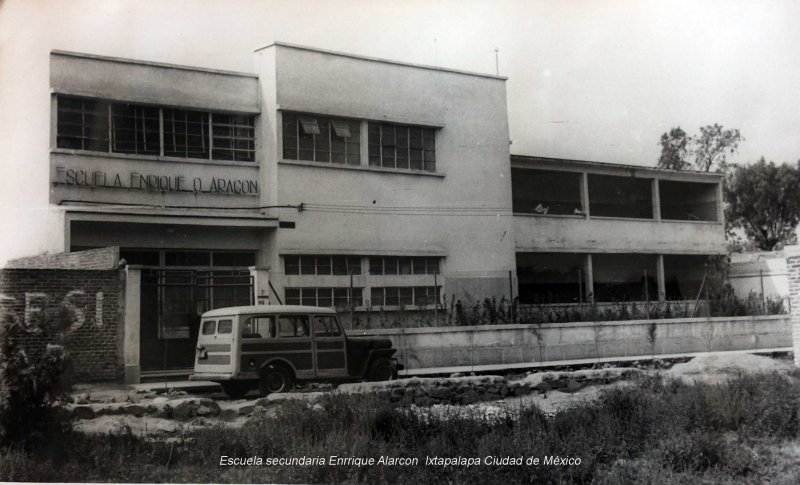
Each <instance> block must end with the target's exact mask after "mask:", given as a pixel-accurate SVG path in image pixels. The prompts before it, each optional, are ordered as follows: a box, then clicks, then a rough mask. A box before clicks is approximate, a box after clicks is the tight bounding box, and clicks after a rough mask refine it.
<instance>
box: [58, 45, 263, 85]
mask: <svg viewBox="0 0 800 485" xmlns="http://www.w3.org/2000/svg"><path fill="white" fill-rule="evenodd" d="M50 54H51V55H56V56H65V57H78V58H81V59H94V60H98V61H106V62H116V63H119V64H134V65H138V66H151V67H162V68H167V69H180V70H182V71H195V72H203V73H209V74H222V75H225V76H239V77H249V78H255V79H258V75H257V74H253V73H250V72H239V71H226V70H223V69H210V68H205V67H197V66H187V65H183V64H169V63H166V62H153V61H143V60H139V59H129V58H126V57H112V56H101V55H99V54H87V53H85V52H72V51H62V50H58V49H53V50H51V51H50Z"/></svg>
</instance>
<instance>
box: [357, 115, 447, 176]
mask: <svg viewBox="0 0 800 485" xmlns="http://www.w3.org/2000/svg"><path fill="white" fill-rule="evenodd" d="M368 133H369V148H368V149H369V164H370V165H372V166H377V167H389V168H405V169H411V170H425V171H428V172H435V171H436V130H435V129H433V128H423V127H420V126H408V125H398V124H391V123H374V122H370V123H369V128H368Z"/></svg>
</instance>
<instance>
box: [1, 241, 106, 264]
mask: <svg viewBox="0 0 800 485" xmlns="http://www.w3.org/2000/svg"><path fill="white" fill-rule="evenodd" d="M118 262H119V248H118V247H114V246H112V247H107V248H100V249H88V250H86V251H77V252H74V253H59V254H44V255H41V256H29V257H27V258H19V259H12V260H11V261H9V262H8V263H7V264H6V268H37V269H116V268H117V265H118Z"/></svg>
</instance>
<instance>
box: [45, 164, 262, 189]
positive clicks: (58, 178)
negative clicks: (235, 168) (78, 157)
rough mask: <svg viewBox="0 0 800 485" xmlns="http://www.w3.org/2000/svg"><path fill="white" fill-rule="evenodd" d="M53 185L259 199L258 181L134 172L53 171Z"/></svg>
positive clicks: (60, 168)
mask: <svg viewBox="0 0 800 485" xmlns="http://www.w3.org/2000/svg"><path fill="white" fill-rule="evenodd" d="M53 183H54V184H56V185H66V186H73V187H79V188H81V187H82V188H104V189H122V190H135V191H145V192H188V193H196V194H197V193H202V194H230V195H258V181H257V180H254V179H238V178H226V177H208V176H206V177H195V176H187V175H157V174H148V173H141V172H137V171H130V172H115V171H103V170H83V169H74V168H67V167H63V166H56V167H55V177H54V179H53Z"/></svg>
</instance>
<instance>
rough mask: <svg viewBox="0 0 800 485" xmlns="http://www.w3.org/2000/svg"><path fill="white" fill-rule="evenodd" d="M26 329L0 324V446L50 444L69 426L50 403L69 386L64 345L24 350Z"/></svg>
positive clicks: (64, 417) (65, 391)
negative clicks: (30, 350)
mask: <svg viewBox="0 0 800 485" xmlns="http://www.w3.org/2000/svg"><path fill="white" fill-rule="evenodd" d="M27 332H28V331H27V330H26V329H24V328H22V326H21V325H20V324H19V323H10V324H6V325H3V326H2V327H0V446H8V445H11V444H20V445H22V446H29V445H33V444H41V443H50V444H54V443H55V442H56V441H57V439H58V438H59V437H60V436H62V435H64V434H65V433H66V432H67V431H68V430H69V427H70V424H69V418H68V417H67V416H65V415H64V414H65V413H64V412H63V411H62V410H61V409H60V408H56V407H54V406H53V403H54V402H55V401H57V400H59V399H60V398H62V397H63V396H64V395H65V394H66V393H67V392H68V390H69V386H68V383H67V382H65V380H64V375H65V370H66V366H67V359H66V356H65V353H64V348H63V347H61V346H59V345H47V347H46V348H45V349H44V351H42V352H37V351H36V350H35V349H34V351H33V352H30V354H32V355H29V352H28V351H26V349H25V348H24V347H23V344H22V342H23V339H24V337H25V334H26V333H27Z"/></svg>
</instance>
